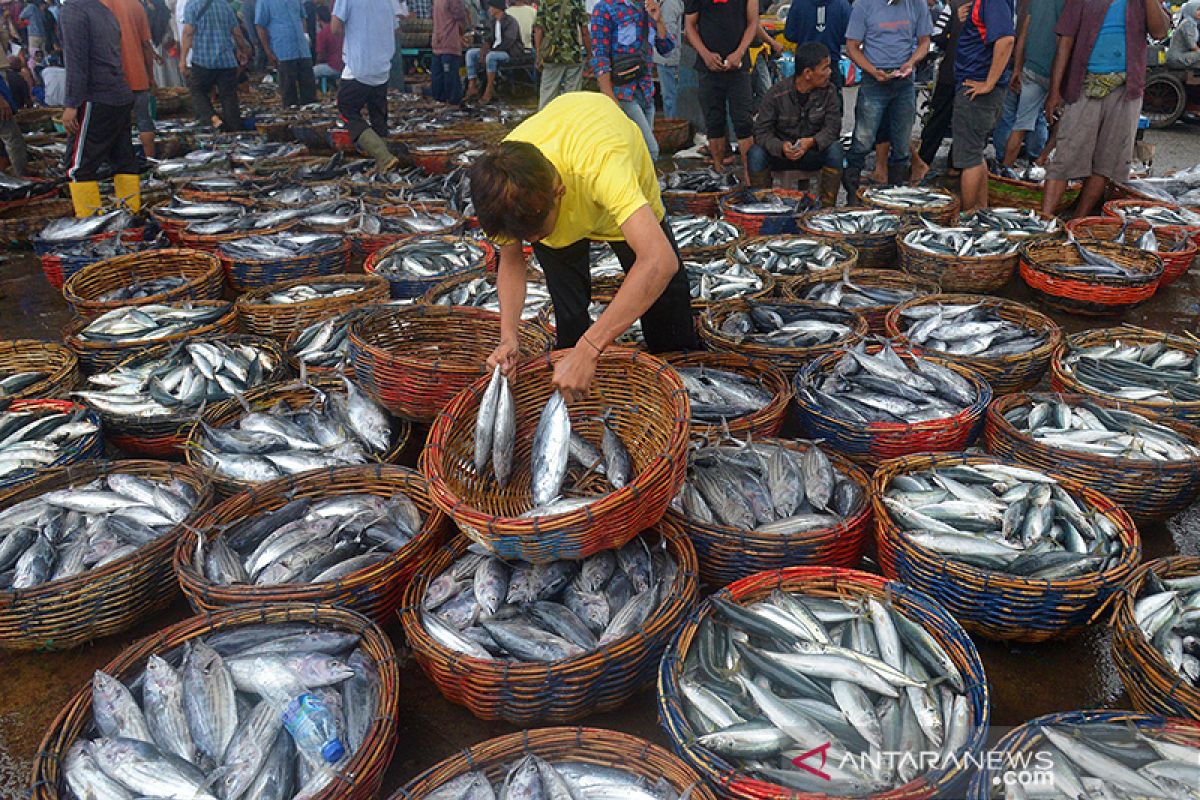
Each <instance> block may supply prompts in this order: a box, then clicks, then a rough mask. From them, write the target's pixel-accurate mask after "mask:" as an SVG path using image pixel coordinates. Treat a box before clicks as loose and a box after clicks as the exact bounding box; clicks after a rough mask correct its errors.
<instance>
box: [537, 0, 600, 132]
mask: <svg viewBox="0 0 1200 800" xmlns="http://www.w3.org/2000/svg"><path fill="white" fill-rule="evenodd" d="M533 44H534V50H535V51H536V53H537V68H538V72H540V73H541V74H542V86H541V91H540V92H539V96H538V109H539V110H540V109H543V108H545V107H546V104H547V103H549V102H550V101H551V100H553V99H554V98H556V97H558V96H559V95H560V94H565V93H567V92H578V91H579V90H580V89H582V88H583V59H584V56H585V54H586V53H588V52H590V51H591V49H592V39H591V35H590V34H589V33H588V16H587V12H585V11H584V10H583V0H543V2H542V4H541V6H539V7H538V11H537V19H536V20H535V21H534V24H533Z"/></svg>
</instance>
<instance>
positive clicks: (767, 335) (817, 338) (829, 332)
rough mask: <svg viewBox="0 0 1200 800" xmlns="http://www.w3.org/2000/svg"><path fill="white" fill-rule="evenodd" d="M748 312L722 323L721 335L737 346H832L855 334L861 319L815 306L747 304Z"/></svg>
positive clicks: (838, 310) (847, 313)
mask: <svg viewBox="0 0 1200 800" xmlns="http://www.w3.org/2000/svg"><path fill="white" fill-rule="evenodd" d="M747 302H748V305H749V310H747V311H734V312H733V313H731V314H728V315H726V316H725V317H724V319H723V320H722V322H721V324H720V326H719V329H720V332H721V333H722V334H723V335H724V336H727V337H728V338H730V339H731V340H733V341H734V342H737V343H739V344H740V343H742V342H753V343H755V344H760V345H766V346H769V347H781V348H782V347H791V348H807V347H817V346H820V345H830V344H834V343H835V342H838V341H841V340H843V339H847V338H849V337H850V336H852V335H853V334H854V327H855V322H856V320H857V319H858V318H857V317H855V315H854V314H853V313H852V312H850V311H844V310H842V309H839V308H827V307H825V306H819V305H815V304H812V303H768V302H758V301H747Z"/></svg>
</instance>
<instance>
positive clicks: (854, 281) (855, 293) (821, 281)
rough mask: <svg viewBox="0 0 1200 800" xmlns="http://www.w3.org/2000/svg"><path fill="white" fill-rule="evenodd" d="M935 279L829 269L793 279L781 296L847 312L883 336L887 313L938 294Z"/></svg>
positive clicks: (889, 272)
mask: <svg viewBox="0 0 1200 800" xmlns="http://www.w3.org/2000/svg"><path fill="white" fill-rule="evenodd" d="M941 290H942V289H941V286H939V285H938V282H937V281H936V280H933V279H930V278H924V277H921V276H920V275H909V274H907V273H904V272H899V271H897V270H894V269H854V268H845V269H842V270H841V271H835V270H830V271H828V272H826V273H825V274H812V275H809V276H808V277H805V278H795V279H793V280H791V281H790V282H788V283H787V284H785V286H784V290H783V296H784V297H786V298H789V299H793V300H807V301H810V302H813V303H823V304H824V305H829V306H838V307H839V308H845V309H849V310H851V311H854V312H856V313H858V314H860V315H862V317H863V319H865V320H866V321H867V325H868V326H869V329H870V332H871V333H873V334H875V335H884V333H885V328H884V320H885V319H886V318H887V315H888V312H889V311H891V310H892V309H893V308H895V307H896V306H898V305H899V304H901V303H904V302H907V301H909V300H912V299H913V298H914V297H924V296H926V295H931V294H940V293H941Z"/></svg>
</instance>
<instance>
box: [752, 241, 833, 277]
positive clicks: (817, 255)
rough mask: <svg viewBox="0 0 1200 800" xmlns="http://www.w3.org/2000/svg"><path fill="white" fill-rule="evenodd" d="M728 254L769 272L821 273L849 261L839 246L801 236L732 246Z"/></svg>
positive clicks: (773, 273)
mask: <svg viewBox="0 0 1200 800" xmlns="http://www.w3.org/2000/svg"><path fill="white" fill-rule="evenodd" d="M731 256H732V259H733V260H734V261H736V262H737V263H739V264H747V265H752V266H756V267H760V268H762V269H764V270H766V271H767V272H769V273H771V274H772V275H789V276H796V275H808V274H809V273H812V272H824V271H825V270H830V269H833V268H835V267H837V266H838V265H839V264H842V263H844V262H846V261H848V260H849V258H850V253H849V252H848V251H846V250H845V249H844V248H842V247H841V245H838V244H836V243H830V242H821V241H818V240H816V239H809V238H805V237H803V236H780V237H777V238H773V239H761V240H757V241H753V242H742V243H739V244H737V245H734V247H733V249H732V251H731Z"/></svg>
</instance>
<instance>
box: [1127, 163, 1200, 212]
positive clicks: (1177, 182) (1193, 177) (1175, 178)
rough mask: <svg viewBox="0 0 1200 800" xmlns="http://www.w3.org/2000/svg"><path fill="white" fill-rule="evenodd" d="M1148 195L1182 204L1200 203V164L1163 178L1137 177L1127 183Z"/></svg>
mask: <svg viewBox="0 0 1200 800" xmlns="http://www.w3.org/2000/svg"><path fill="white" fill-rule="evenodd" d="M1125 185H1126V186H1128V187H1129V188H1131V189H1133V190H1134V191H1136V192H1140V193H1141V194H1144V195H1146V196H1148V197H1157V198H1158V199H1160V200H1165V201H1167V202H1168V203H1175V204H1178V205H1181V206H1196V205H1200V164H1197V165H1196V166H1194V167H1190V168H1188V169H1185V170H1180V171H1179V172H1176V173H1175V174H1174V175H1168V176H1165V177H1162V178H1137V179H1134V180H1131V181H1129V182H1128V183H1127V184H1125Z"/></svg>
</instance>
